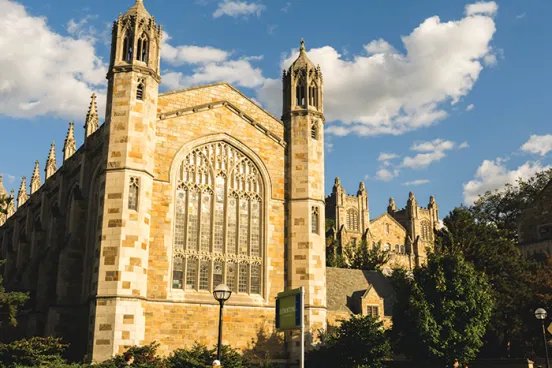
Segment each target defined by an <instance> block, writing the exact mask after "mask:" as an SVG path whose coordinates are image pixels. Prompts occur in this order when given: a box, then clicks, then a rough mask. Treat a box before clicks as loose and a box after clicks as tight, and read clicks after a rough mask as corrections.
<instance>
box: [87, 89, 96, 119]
mask: <svg viewBox="0 0 552 368" xmlns="http://www.w3.org/2000/svg"><path fill="white" fill-rule="evenodd" d="M90 98H91V101H90V107H88V114H86V121H88V120H89V119H90V117H91V116H92V115H98V105H97V103H96V94H95V93H92V96H91V97H90Z"/></svg>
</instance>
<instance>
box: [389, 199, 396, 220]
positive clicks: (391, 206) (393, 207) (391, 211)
mask: <svg viewBox="0 0 552 368" xmlns="http://www.w3.org/2000/svg"><path fill="white" fill-rule="evenodd" d="M396 211H397V205H396V204H395V199H394V198H393V197H391V198H389V205H388V206H387V213H388V214H390V215H391V216H393V215H394V214H395V212H396Z"/></svg>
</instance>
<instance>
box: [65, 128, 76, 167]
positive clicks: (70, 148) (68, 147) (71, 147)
mask: <svg viewBox="0 0 552 368" xmlns="http://www.w3.org/2000/svg"><path fill="white" fill-rule="evenodd" d="M75 152H77V142H76V141H75V128H74V124H73V122H70V123H69V130H68V131H67V137H65V144H64V145H63V161H65V160H67V159H68V158H69V157H71V156H73V154H74V153H75Z"/></svg>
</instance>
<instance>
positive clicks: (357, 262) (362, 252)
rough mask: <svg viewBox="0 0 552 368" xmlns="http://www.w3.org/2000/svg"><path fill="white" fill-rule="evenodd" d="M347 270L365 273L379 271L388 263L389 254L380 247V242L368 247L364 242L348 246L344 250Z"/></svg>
mask: <svg viewBox="0 0 552 368" xmlns="http://www.w3.org/2000/svg"><path fill="white" fill-rule="evenodd" d="M344 253H345V259H346V265H347V268H353V269H357V270H367V271H381V268H382V267H383V266H384V265H385V264H387V262H389V259H390V258H391V252H390V251H389V250H384V249H382V247H381V242H378V243H376V244H374V245H373V246H370V245H369V244H368V242H367V241H366V240H363V241H361V242H360V243H358V244H357V245H356V246H354V245H352V244H349V245H348V246H347V247H345V250H344Z"/></svg>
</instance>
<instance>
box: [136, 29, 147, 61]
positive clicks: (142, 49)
mask: <svg viewBox="0 0 552 368" xmlns="http://www.w3.org/2000/svg"><path fill="white" fill-rule="evenodd" d="M136 51H137V52H136V58H137V59H138V61H143V62H144V63H147V62H148V51H149V43H148V36H147V35H146V34H145V33H142V36H140V38H139V39H138V47H137V48H136Z"/></svg>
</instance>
